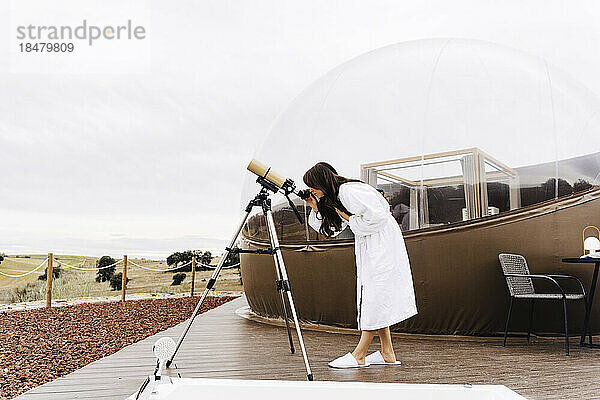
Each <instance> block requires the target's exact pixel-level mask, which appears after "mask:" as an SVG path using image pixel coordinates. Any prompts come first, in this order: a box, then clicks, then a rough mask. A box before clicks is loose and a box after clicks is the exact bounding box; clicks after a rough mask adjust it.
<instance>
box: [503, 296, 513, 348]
mask: <svg viewBox="0 0 600 400" xmlns="http://www.w3.org/2000/svg"><path fill="white" fill-rule="evenodd" d="M512 306H513V298H512V296H511V298H510V305H509V306H508V316H507V317H506V328H505V329H504V342H502V346H504V347H506V336H507V335H508V324H509V322H510V313H511V312H512Z"/></svg>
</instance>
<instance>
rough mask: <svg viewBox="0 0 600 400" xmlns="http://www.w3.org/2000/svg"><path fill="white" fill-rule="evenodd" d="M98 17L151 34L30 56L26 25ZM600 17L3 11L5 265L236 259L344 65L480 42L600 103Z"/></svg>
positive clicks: (68, 6)
mask: <svg viewBox="0 0 600 400" xmlns="http://www.w3.org/2000/svg"><path fill="white" fill-rule="evenodd" d="M84 18H85V19H87V21H88V22H90V23H95V24H98V25H109V24H118V23H122V22H123V21H127V19H131V20H132V21H133V22H134V23H135V24H140V25H143V26H144V27H145V30H146V38H145V39H144V40H142V41H139V42H135V43H134V42H131V41H129V42H124V41H122V42H119V43H117V44H114V45H113V44H112V43H109V42H106V41H105V42H104V43H97V44H94V45H93V46H87V45H81V46H80V45H79V44H77V45H78V46H79V49H76V51H75V52H74V53H72V54H70V55H68V57H67V55H57V56H54V55H53V57H50V56H48V55H47V54H33V55H32V54H29V55H23V54H19V53H18V43H19V42H18V41H17V40H16V28H15V27H16V26H17V25H27V24H30V23H32V24H34V23H35V24H41V25H56V24H70V25H73V26H76V25H78V24H81V21H82V20H83V19H84ZM598 21H600V6H599V5H598V3H597V2H594V1H578V2H567V1H548V0H545V1H527V2H524V1H504V2H498V1H481V0H477V1H452V2H449V1H410V2H408V1H373V0H368V1H367V0H365V1H323V0H319V1H308V0H303V1H281V0H277V1H275V0H273V1H241V0H239V1H225V0H215V1H203V0H195V1H177V2H165V1H146V2H140V1H135V2H131V1H125V2H124V1H102V2H100V1H85V2H84V1H52V2H47V1H46V2H42V1H29V0H18V1H12V2H7V1H3V2H1V3H0V28H1V29H0V32H1V35H2V36H1V41H0V54H1V56H0V149H1V150H2V151H1V152H0V252H2V251H4V252H6V253H27V252H39V253H45V252H50V251H53V252H55V253H58V254H62V253H69V254H86V255H102V254H111V255H121V254H130V255H141V256H154V257H160V256H166V255H168V254H169V253H170V252H171V251H174V250H182V249H189V248H202V249H213V250H214V249H218V248H220V247H221V246H222V245H223V244H224V243H225V240H226V239H228V238H229V236H230V235H231V234H232V231H233V230H234V229H235V227H236V225H237V223H238V219H239V217H240V195H241V191H242V185H243V182H244V177H245V167H246V165H247V163H248V161H249V159H250V158H251V157H252V155H253V153H254V151H255V150H257V147H258V146H259V145H260V143H261V140H262V139H263V138H264V136H265V135H266V134H267V133H268V131H269V129H270V127H271V126H272V124H273V123H274V121H275V119H276V118H277V115H278V114H279V113H281V112H282V111H283V110H284V109H285V107H286V106H287V105H288V104H289V102H290V101H291V100H292V99H293V98H294V96H296V95H297V94H298V93H299V92H300V91H301V90H302V89H303V88H305V87H306V86H307V85H309V84H310V83H311V82H313V81H314V80H316V79H317V78H319V77H320V76H322V75H323V74H324V73H326V72H327V71H328V70H330V69H331V68H333V67H335V66H337V65H339V64H340V63H343V62H344V61H347V60H349V59H351V58H353V57H355V56H357V55H360V54H362V53H364V52H367V51H369V50H373V49H375V48H378V47H382V46H385V45H389V44H392V43H397V42H402V41H407V40H415V39H422V38H434V37H459V38H471V39H480V40H486V41H491V42H495V43H499V44H502V45H505V46H510V47H514V48H517V49H520V50H524V51H526V52H529V53H531V54H533V55H537V56H541V57H544V58H545V59H547V60H548V62H549V63H551V64H552V65H554V66H556V67H558V68H560V69H562V70H564V71H566V72H568V73H569V74H570V75H572V76H574V77H575V78H577V79H578V80H579V81H580V82H582V83H583V84H585V85H586V86H587V87H588V88H590V89H591V90H592V91H593V92H595V93H596V94H599V93H600V76H599V74H598V71H600V51H599V50H600V46H599V45H600V24H598ZM77 50H79V51H77ZM63 56H64V57H63ZM294 178H295V179H297V180H300V178H301V177H294Z"/></svg>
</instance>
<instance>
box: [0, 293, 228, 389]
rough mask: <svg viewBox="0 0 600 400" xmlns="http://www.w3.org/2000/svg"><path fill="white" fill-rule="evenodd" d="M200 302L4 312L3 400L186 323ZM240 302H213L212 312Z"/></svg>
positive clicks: (0, 337)
mask: <svg viewBox="0 0 600 400" xmlns="http://www.w3.org/2000/svg"><path fill="white" fill-rule="evenodd" d="M198 299H199V298H198V297H195V298H190V297H185V298H175V299H149V300H132V301H126V302H125V303H95V304H79V305H74V306H65V307H56V308H52V309H50V310H47V309H37V310H29V311H10V312H5V313H0V400H8V399H10V398H13V397H15V396H18V395H20V394H21V393H24V392H26V391H27V390H29V389H31V388H33V387H35V386H39V385H41V384H43V383H46V382H49V381H51V380H54V379H56V378H58V377H61V376H63V375H66V374H68V373H70V372H73V371H75V370H76V369H79V368H81V367H83V366H85V365H87V364H89V363H91V362H92V361H96V360H98V359H100V358H102V357H106V356H108V355H110V354H113V353H114V352H116V351H117V350H120V349H122V348H123V347H125V346H127V345H130V344H132V343H135V342H138V341H140V340H142V339H144V338H146V337H148V336H151V335H154V334H156V333H158V332H160V331H163V330H165V329H167V328H170V327H172V326H174V325H177V324H178V323H180V322H183V321H185V320H186V319H187V318H188V317H189V316H190V315H191V313H192V311H193V310H194V307H195V306H196V303H197V301H198ZM233 299H234V297H207V298H206V300H205V302H204V304H203V305H202V309H201V311H200V312H206V311H208V310H210V309H211V308H215V307H217V306H220V305H221V304H224V303H226V302H228V301H230V300H233Z"/></svg>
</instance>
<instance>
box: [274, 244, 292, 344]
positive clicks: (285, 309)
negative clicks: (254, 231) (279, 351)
mask: <svg viewBox="0 0 600 400" xmlns="http://www.w3.org/2000/svg"><path fill="white" fill-rule="evenodd" d="M269 238H271V235H269ZM271 248H272V249H274V248H275V244H274V243H273V239H272V238H271ZM273 258H274V259H275V271H276V272H277V291H278V292H279V294H280V295H281V307H282V308H283V318H284V319H285V327H286V328H287V334H288V339H289V341H290V352H291V353H292V354H294V353H295V352H296V350H295V349H294V340H293V339H292V331H291V329H290V321H289V318H288V314H287V306H286V304H285V295H284V294H283V292H284V290H283V284H282V281H281V273H280V272H279V261H278V259H277V257H275V256H274V257H273Z"/></svg>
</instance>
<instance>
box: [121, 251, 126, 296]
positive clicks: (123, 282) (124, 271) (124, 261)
mask: <svg viewBox="0 0 600 400" xmlns="http://www.w3.org/2000/svg"><path fill="white" fill-rule="evenodd" d="M121 279H122V280H121V301H125V288H126V287H127V256H123V276H122V277H121Z"/></svg>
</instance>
